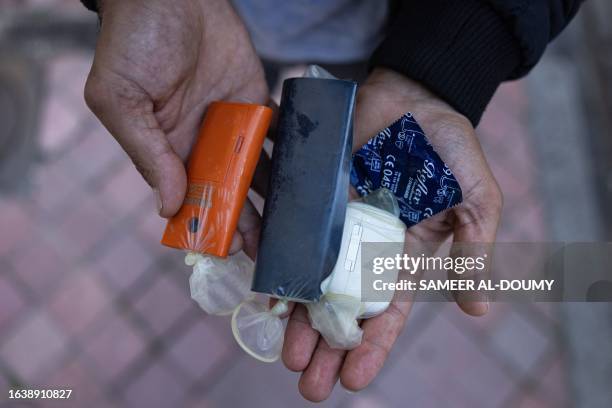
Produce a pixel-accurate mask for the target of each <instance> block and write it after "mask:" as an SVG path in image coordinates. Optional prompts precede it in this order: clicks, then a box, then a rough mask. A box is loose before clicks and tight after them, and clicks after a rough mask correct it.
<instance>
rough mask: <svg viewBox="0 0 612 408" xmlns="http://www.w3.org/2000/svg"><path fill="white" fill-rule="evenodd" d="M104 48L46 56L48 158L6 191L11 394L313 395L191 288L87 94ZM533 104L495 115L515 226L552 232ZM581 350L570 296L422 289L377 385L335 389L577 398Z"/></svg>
mask: <svg viewBox="0 0 612 408" xmlns="http://www.w3.org/2000/svg"><path fill="white" fill-rule="evenodd" d="M9 3H10V2H9ZM14 3H17V2H14ZM30 3H32V4H35V3H43V2H42V1H40V2H36V1H32V2H30ZM44 3H46V4H48V3H49V2H44ZM59 3H62V2H59ZM63 3H66V4H68V3H72V1H70V2H63ZM90 60H91V55H90V54H88V53H80V52H64V53H58V54H57V55H55V56H54V57H53V58H51V59H48V60H47V61H46V62H47V63H46V65H45V67H44V73H45V77H44V83H45V85H46V89H45V96H44V99H43V101H42V111H41V122H40V125H39V131H38V135H37V138H36V152H37V154H36V157H38V160H37V161H36V163H35V166H34V167H33V169H32V170H33V171H32V173H31V176H30V177H28V178H27V179H24V180H16V182H17V183H19V184H20V185H21V187H23V188H22V189H21V190H22V192H20V193H11V194H7V193H4V194H1V195H0V304H1V307H0V406H4V405H6V406H15V404H8V403H7V402H6V396H7V389H8V388H15V387H24V388H30V387H37V386H38V387H50V386H57V387H68V388H73V389H74V398H73V399H72V400H71V401H69V402H68V403H61V404H60V403H54V404H50V406H53V405H56V406H79V407H82V406H95V407H103V406H126V407H132V406H133V407H136V406H147V407H158V406H159V407H170V406H182V405H185V406H193V407H195V406H198V407H199V406H213V407H217V406H290V405H291V406H306V405H308V404H307V403H306V402H304V401H303V400H302V399H301V397H300V396H299V394H298V393H297V388H296V382H297V378H298V376H297V375H296V374H293V373H289V372H288V371H286V370H285V369H284V368H283V367H282V365H281V364H280V363H278V364H274V365H266V364H262V363H258V362H255V361H253V360H252V359H251V358H250V357H248V356H246V355H245V354H244V353H243V352H241V350H240V349H239V348H238V346H237V345H236V344H235V342H234V340H233V339H232V337H231V331H230V328H229V322H228V320H227V319H224V318H216V317H209V316H206V315H205V314H204V313H203V312H202V311H201V310H200V309H198V307H197V306H196V305H195V304H194V303H193V302H191V300H190V299H189V291H188V286H187V277H188V270H187V269H186V268H185V267H184V266H183V265H182V260H181V256H180V254H178V253H176V252H174V251H171V250H169V249H165V248H163V247H161V246H160V245H159V243H158V241H159V238H160V235H161V231H162V228H163V222H162V220H160V219H159V218H158V217H157V216H156V215H155V212H154V210H153V207H154V205H153V198H152V195H151V193H150V190H149V188H148V187H147V186H146V184H145V183H144V182H143V181H142V180H141V179H140V177H139V176H138V174H137V173H136V171H135V169H134V168H133V166H132V165H131V163H130V162H129V161H128V159H127V157H126V156H125V155H124V154H123V152H122V151H121V150H120V148H119V147H118V145H117V144H116V143H115V142H114V140H113V139H112V137H110V136H109V135H108V134H107V133H106V131H105V130H104V129H103V128H101V127H100V125H99V124H98V123H97V121H96V119H95V118H93V117H92V115H91V114H90V113H89V112H88V110H87V109H86V107H85V106H84V103H83V98H82V87H83V83H84V80H85V77H86V74H87V71H88V68H89V66H90ZM531 103H534V101H532V100H530V99H529V97H528V96H527V92H526V83H525V82H516V83H512V84H507V85H504V86H503V87H502V88H501V89H500V91H499V92H498V94H497V95H496V97H495V99H494V102H493V103H492V105H491V106H490V108H489V110H488V111H487V113H486V114H485V117H484V120H483V123H482V125H481V126H480V128H479V134H480V138H481V140H482V143H483V145H484V149H485V151H486V154H487V157H488V160H489V163H490V164H491V167H492V168H493V171H494V173H495V176H496V177H497V179H498V181H499V183H500V185H501V187H502V190H503V191H504V193H505V209H504V214H503V219H502V227H501V231H500V234H499V237H500V240H502V241H538V240H546V239H547V237H548V232H547V231H548V230H549V225H548V224H547V223H546V221H545V218H544V217H543V211H544V207H543V200H542V197H541V196H540V195H539V193H538V191H539V190H538V188H537V186H538V182H539V180H540V179H539V174H538V171H537V168H536V161H535V158H534V157H533V154H532V150H531V148H530V146H531V141H530V140H531V139H530V138H531V135H530V133H529V131H528V129H527V127H526V123H527V118H526V115H527V112H528V109H529V106H530V104H531ZM565 357H566V353H565V351H564V340H563V338H562V336H561V329H560V322H559V318H558V314H557V309H556V307H555V305H549V304H534V305H509V304H493V305H492V308H491V311H490V313H489V315H488V316H486V317H484V318H470V317H467V316H465V315H463V314H462V313H460V311H459V310H458V308H457V307H456V306H455V305H453V304H442V303H440V304H432V303H427V304H417V305H416V307H415V308H414V310H413V313H412V315H411V318H410V321H409V324H408V326H407V329H406V330H405V332H404V333H403V335H402V336H401V338H400V339H399V342H398V344H397V345H396V347H395V348H394V350H393V352H392V355H391V357H390V358H389V361H388V363H387V365H386V366H385V368H384V369H383V372H382V373H381V375H380V376H379V377H378V379H377V380H376V381H375V382H374V383H373V384H372V386H371V387H369V388H368V389H367V390H366V391H364V392H361V393H358V394H349V393H347V392H345V391H344V390H343V389H341V388H340V387H339V386H338V387H336V389H335V390H334V393H333V395H332V397H331V398H330V400H329V401H328V403H327V404H328V405H330V406H340V407H349V406H354V407H366V406H367V407H387V406H397V405H399V404H401V405H408V404H410V405H411V406H418V407H438V406H454V407H471V408H472V407H563V406H568V405H569V402H568V401H569V397H570V396H569V395H568V392H567V390H568V388H569V387H568V383H567V381H568V376H567V372H568V365H567V361H566V358H565ZM27 406H38V405H36V404H30V405H27Z"/></svg>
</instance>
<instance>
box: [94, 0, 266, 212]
mask: <svg viewBox="0 0 612 408" xmlns="http://www.w3.org/2000/svg"><path fill="white" fill-rule="evenodd" d="M101 17H102V26H101V31H100V36H99V39H98V44H97V47H96V54H95V57H94V62H93V66H92V68H91V72H90V74H89V78H88V79H87V84H86V86H85V100H86V102H87V104H88V105H89V107H90V108H91V110H92V111H93V112H94V113H95V114H96V115H97V116H98V118H99V119H100V121H101V122H102V123H103V124H104V126H105V127H106V128H107V129H108V130H109V132H110V133H111V134H112V135H113V136H114V137H115V139H116V140H117V141H118V142H119V144H120V145H121V147H122V148H123V149H124V150H125V151H126V152H127V154H128V155H129V157H130V158H131V159H132V161H133V162H134V164H135V166H136V168H137V169H138V171H139V172H140V173H141V174H142V176H143V177H144V179H145V180H146V181H147V182H148V183H149V185H150V186H151V187H152V188H153V189H154V191H156V194H157V195H158V207H159V208H158V209H159V213H160V215H162V216H163V217H170V216H172V215H174V214H175V213H176V212H177V211H178V209H179V208H180V206H181V204H182V202H183V198H184V195H185V191H186V186H187V176H186V172H185V167H184V164H183V163H184V161H185V160H186V158H187V156H188V154H189V151H190V149H191V146H192V144H193V142H194V139H195V137H196V136H197V134H198V130H199V127H200V124H201V121H202V118H203V115H204V112H205V110H206V107H207V106H208V104H209V103H210V102H212V101H214V100H235V101H237V100H240V101H248V102H252V103H260V104H266V103H267V102H268V88H267V85H266V83H265V78H264V74H263V68H262V66H261V62H260V60H259V58H258V57H257V55H256V54H255V51H254V49H253V47H252V44H251V41H250V38H249V36H248V33H247V32H246V30H245V28H244V26H243V24H242V22H241V21H240V19H239V18H238V16H237V15H236V14H235V12H234V10H233V9H232V7H231V6H230V4H229V3H228V1H227V0H177V1H172V2H169V1H165V0H103V1H102V4H101Z"/></svg>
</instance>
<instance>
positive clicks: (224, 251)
mask: <svg viewBox="0 0 612 408" xmlns="http://www.w3.org/2000/svg"><path fill="white" fill-rule="evenodd" d="M271 117H272V110H271V109H270V108H268V107H266V106H261V105H254V104H247V103H234V102H213V103H212V104H211V105H210V106H209V107H208V109H207V112H206V117H205V118H204V122H203V124H202V127H201V129H200V134H199V136H198V139H197V141H196V144H195V145H194V147H193V150H192V152H191V154H190V157H189V163H188V166H187V178H188V180H187V181H188V186H187V194H186V196H185V200H184V202H183V205H182V206H181V208H180V210H179V212H178V213H177V214H176V215H175V216H174V217H172V218H171V219H170V220H169V221H168V224H167V226H166V229H165V231H164V235H163V238H162V241H161V242H162V244H164V245H166V246H169V247H172V248H177V249H182V250H186V251H188V254H187V256H186V258H185V263H186V264H187V265H189V266H192V267H193V273H192V275H191V278H190V280H189V283H190V288H191V296H192V298H193V299H194V300H195V301H196V302H198V304H199V305H200V306H201V307H202V308H203V309H204V310H205V311H206V312H207V313H210V314H231V313H232V312H233V310H234V309H235V308H236V307H237V306H238V305H239V304H240V303H241V302H243V301H244V300H245V299H247V298H249V296H250V295H251V292H250V290H249V289H250V283H251V280H252V274H253V267H254V264H253V262H252V261H251V260H250V259H249V258H248V257H247V256H246V255H245V254H244V253H243V252H240V253H238V254H236V255H233V256H228V252H229V248H230V245H231V242H232V238H233V235H234V233H235V231H236V227H237V225H238V218H239V216H240V212H241V210H242V207H243V205H244V202H245V200H246V197H247V193H248V190H249V186H250V184H251V180H252V178H253V174H254V172H255V167H256V165H257V161H258V160H259V156H260V153H261V149H262V147H263V142H264V139H265V136H266V133H267V131H268V127H269V124H270V119H271Z"/></svg>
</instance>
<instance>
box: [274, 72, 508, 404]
mask: <svg viewBox="0 0 612 408" xmlns="http://www.w3.org/2000/svg"><path fill="white" fill-rule="evenodd" d="M406 112H412V113H413V115H414V117H415V118H416V119H417V121H418V122H419V124H420V125H421V127H422V128H423V130H424V132H425V134H426V135H427V137H428V139H429V141H430V143H431V144H432V145H433V146H434V149H435V150H436V151H437V152H438V154H439V155H440V157H441V158H442V160H444V162H446V164H447V165H448V166H449V168H450V169H451V170H452V171H453V173H454V175H455V177H456V178H457V180H458V182H459V184H460V185H461V187H462V190H463V202H462V203H461V204H460V205H458V206H456V207H454V208H452V209H449V210H447V211H445V212H443V213H440V214H437V215H435V216H433V217H431V218H429V219H427V220H425V221H423V222H421V223H420V224H417V225H416V226H413V227H412V228H410V229H409V230H407V233H406V247H407V248H410V247H411V246H418V245H419V244H425V243H440V242H444V241H446V240H447V239H448V238H449V237H451V236H452V237H453V240H454V242H455V243H492V242H493V241H494V240H495V234H496V231H497V225H498V222H499V217H500V212H501V207H502V196H501V192H500V190H499V187H498V185H497V183H496V181H495V179H494V178H493V175H492V173H491V171H490V169H489V166H488V164H487V162H486V160H485V157H484V155H483V153H482V150H481V148H480V144H479V143H478V140H477V139H476V135H475V132H474V128H473V127H472V125H471V123H470V122H469V121H468V120H467V119H466V118H465V117H464V116H462V115H461V114H459V113H457V112H456V111H455V110H454V109H453V108H451V107H450V106H449V105H447V104H446V103H445V102H443V101H442V100H440V99H439V98H438V97H436V96H435V95H433V94H432V93H430V92H429V91H428V90H426V89H425V88H423V87H422V86H421V85H419V84H418V83H416V82H414V81H412V80H410V79H408V78H406V77H404V76H402V75H400V74H398V73H395V72H393V71H390V70H386V69H381V68H377V69H375V70H374V71H373V72H372V74H371V75H370V77H369V78H368V80H367V81H366V83H365V84H364V85H363V86H362V87H361V88H360V90H359V95H358V99H357V108H356V113H355V134H354V146H355V149H358V148H359V147H360V146H361V145H363V144H364V143H366V142H367V141H368V140H369V138H370V137H372V136H373V135H375V134H376V133H377V132H378V131H379V130H381V129H383V128H385V127H386V126H388V125H389V124H391V123H392V122H394V121H395V120H397V119H398V118H399V117H400V116H401V115H403V114H404V113H406ZM462 255H463V256H466V255H467V256H469V255H470V254H465V253H464V254H462ZM479 255H481V254H480V253H479V254H476V256H479ZM408 296H409V295H404V294H402V293H400V292H398V293H396V296H395V297H394V300H393V302H392V303H391V304H390V306H389V308H388V309H387V310H386V311H385V312H384V313H383V314H381V315H379V316H377V317H374V318H371V319H367V320H364V321H363V322H362V324H361V327H362V329H363V340H362V343H361V345H360V346H359V347H357V348H355V349H354V350H350V351H348V352H347V351H344V350H335V349H331V348H330V347H329V346H328V345H327V343H326V342H325V340H323V338H321V337H320V336H319V333H318V332H316V331H315V330H314V329H312V327H311V326H310V322H309V320H308V316H307V312H306V309H305V307H304V306H302V305H296V306H295V308H294V310H293V312H292V314H291V316H290V318H289V322H288V325H287V330H286V333H285V343H284V346H283V354H282V357H283V362H284V363H285V365H286V366H287V368H289V369H290V370H292V371H302V372H303V373H302V376H301V378H300V380H299V390H300V392H301V394H302V395H303V396H304V397H305V398H306V399H308V400H311V401H322V400H325V399H326V398H327V397H328V396H329V395H330V393H331V391H332V389H333V387H334V385H335V383H336V382H337V381H338V379H340V382H341V383H342V385H343V386H344V387H345V388H346V389H349V390H353V391H357V390H361V389H363V388H365V387H366V386H367V385H368V384H369V383H370V382H371V381H372V380H373V379H374V378H375V376H376V375H377V374H378V372H379V371H380V369H381V368H382V366H383V364H384V362H385V360H386V358H387V356H388V354H389V352H390V350H391V348H392V346H393V344H394V342H395V340H396V339H397V337H398V336H399V334H400V333H401V331H402V330H403V327H404V324H405V321H406V319H407V317H408V314H409V312H410V309H411V306H412V302H411V299H410V298H409V297H408ZM455 299H456V301H457V304H458V305H459V307H460V308H461V309H462V310H463V311H464V312H466V313H468V314H470V315H475V316H478V315H482V314H485V313H486V312H487V310H488V303H487V302H486V300H483V301H476V300H477V298H475V297H474V296H473V294H472V296H465V293H458V294H455Z"/></svg>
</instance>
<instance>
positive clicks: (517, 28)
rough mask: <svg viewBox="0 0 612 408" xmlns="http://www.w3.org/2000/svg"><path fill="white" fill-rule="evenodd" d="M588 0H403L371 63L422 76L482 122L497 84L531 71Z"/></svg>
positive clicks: (470, 115)
mask: <svg viewBox="0 0 612 408" xmlns="http://www.w3.org/2000/svg"><path fill="white" fill-rule="evenodd" d="M582 1H583V0H461V1H457V0H402V1H399V2H398V4H397V5H396V7H394V9H392V14H391V15H390V21H389V27H388V31H387V36H386V38H385V39H384V40H383V42H382V43H381V44H380V46H379V47H378V49H377V50H376V51H375V52H374V55H373V56H372V59H371V65H372V66H373V67H375V66H383V67H387V68H390V69H393V70H395V71H398V72H401V73H403V74H405V75H406V76H408V77H410V78H412V79H414V80H417V81H419V82H421V83H422V84H423V85H425V86H426V87H428V88H429V89H430V90H431V91H433V92H434V93H436V94H438V95H439V96H440V97H442V98H443V99H445V100H446V101H447V102H448V103H449V104H451V105H452V106H453V107H454V108H455V109H457V111H459V112H460V113H462V114H464V115H465V116H466V117H467V118H468V119H470V121H471V122H472V123H473V124H474V125H477V124H478V122H479V121H480V118H481V116H482V113H483V111H484V109H485V108H486V106H487V104H488V103H489V101H490V100H491V97H492V96H493V94H494V93H495V90H496V89H497V87H498V86H499V84H500V83H501V82H503V81H505V80H508V79H515V78H519V77H521V76H523V75H525V74H526V73H527V72H529V70H530V69H531V68H533V66H534V65H535V64H536V63H537V62H538V60H539V59H540V57H541V56H542V54H543V53H544V50H545V49H546V46H547V44H548V43H549V42H550V41H551V40H552V39H553V38H554V37H555V36H556V35H557V34H559V33H560V32H561V31H562V29H563V28H564V27H565V26H566V25H567V24H568V23H569V21H570V20H571V19H572V17H573V16H574V15H575V14H576V12H577V11H578V8H579V6H580V4H581V3H582Z"/></svg>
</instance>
